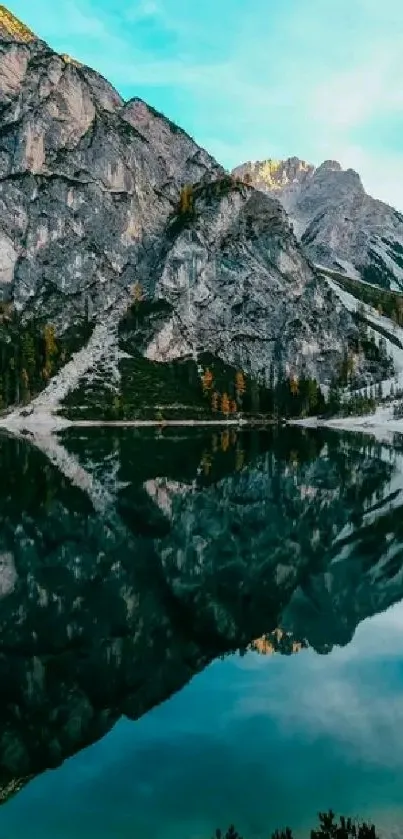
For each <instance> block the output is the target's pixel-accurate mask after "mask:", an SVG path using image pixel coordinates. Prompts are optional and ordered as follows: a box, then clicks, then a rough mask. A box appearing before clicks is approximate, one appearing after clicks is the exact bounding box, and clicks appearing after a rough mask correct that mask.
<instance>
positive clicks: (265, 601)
mask: <svg viewBox="0 0 403 839" xmlns="http://www.w3.org/2000/svg"><path fill="white" fill-rule="evenodd" d="M402 462H403V455H402V454H400V451H399V448H398V447H396V446H395V447H394V448H391V447H387V446H384V445H380V444H378V443H376V442H374V441H373V440H372V439H371V438H370V437H365V436H360V435H346V436H345V435H341V434H337V433H333V432H324V431H321V432H313V431H302V430H300V429H286V430H280V431H272V432H267V431H265V432H259V431H256V430H254V431H243V432H242V433H241V432H235V431H228V430H224V431H220V432H214V433H211V432H210V431H208V432H206V431H205V430H190V431H188V430H186V431H180V432H178V431H173V430H169V431H168V430H167V431H164V432H163V433H157V434H156V433H155V432H154V431H142V432H138V431H135V430H133V429H114V430H111V429H92V430H88V431H87V430H86V431H85V432H83V430H82V429H76V430H74V429H70V430H68V431H66V432H64V433H63V434H61V435H59V437H58V439H57V440H53V441H51V442H49V441H46V440H45V439H41V440H36V441H25V440H16V439H10V438H7V437H0V474H1V484H0V522H1V525H0V686H1V687H0V790H1V791H0V800H2V801H6V800H8V799H9V798H10V796H11V795H12V794H13V793H14V792H16V791H18V790H19V789H20V788H21V787H23V786H25V785H26V783H27V782H28V781H29V780H30V779H31V778H33V777H34V776H36V775H38V774H39V773H42V772H43V771H44V770H46V769H48V768H54V767H57V766H58V765H60V764H61V763H62V762H63V761H64V760H65V759H66V758H67V757H69V756H71V755H73V754H74V753H76V752H78V751H79V750H81V749H83V748H84V747H86V746H88V745H89V744H91V743H93V742H94V741H96V740H98V739H99V738H101V737H103V735H105V734H106V732H108V731H109V730H110V729H111V728H112V727H113V726H114V724H115V723H116V722H117V721H118V720H119V718H121V717H122V716H123V717H126V718H129V719H130V720H136V719H138V718H140V717H141V716H142V715H144V714H146V713H147V711H149V710H150V709H152V708H153V707H154V706H156V705H158V704H159V703H162V702H164V700H166V699H167V698H168V697H170V696H171V695H172V694H174V693H175V692H177V691H179V690H180V689H181V688H182V687H183V686H184V685H186V684H187V683H188V682H189V681H190V680H191V679H192V677H193V676H194V675H195V674H197V673H200V672H201V671H202V670H203V669H204V668H205V667H206V666H207V665H208V664H210V663H211V662H212V661H213V660H214V659H217V658H220V657H224V656H227V655H228V654H230V653H233V652H234V651H240V652H241V653H242V654H245V653H247V652H248V651H250V650H252V651H255V652H258V653H261V654H273V653H280V654H298V653H300V651H301V650H302V651H303V650H304V649H306V648H307V647H310V648H313V649H314V650H315V651H317V652H318V653H328V652H329V651H331V650H332V648H333V647H334V645H341V646H344V645H346V644H348V643H349V642H350V640H351V639H352V637H353V635H354V632H355V630H356V627H357V626H358V624H359V623H360V622H361V621H363V620H364V619H365V618H367V617H369V616H371V615H375V614H376V613H379V612H382V611H384V610H386V609H387V608H388V607H389V606H390V605H392V604H394V603H396V602H397V601H399V600H401V599H402V598H403V575H402V565H403V553H402V551H403V516H402V510H401V507H402V504H403V490H402V489H401V486H403V482H402V474H403V469H402ZM302 654H303V653H302ZM329 803H330V804H331V803H332V802H329Z"/></svg>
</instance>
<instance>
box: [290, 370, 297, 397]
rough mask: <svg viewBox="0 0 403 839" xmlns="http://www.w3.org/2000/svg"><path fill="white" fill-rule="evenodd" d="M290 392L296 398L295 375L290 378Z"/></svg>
mask: <svg viewBox="0 0 403 839" xmlns="http://www.w3.org/2000/svg"><path fill="white" fill-rule="evenodd" d="M290 391H291V393H292V395H293V396H298V393H299V383H298V379H297V377H296V375H295V374H293V375H292V376H291V377H290Z"/></svg>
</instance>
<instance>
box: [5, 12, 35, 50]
mask: <svg viewBox="0 0 403 839" xmlns="http://www.w3.org/2000/svg"><path fill="white" fill-rule="evenodd" d="M0 37H1V38H11V39H12V40H14V41H23V42H24V41H25V42H26V41H34V40H36V37H37V36H36V35H35V33H34V32H32V30H31V29H29V27H28V26H26V25H25V23H22V22H21V21H20V20H19V19H18V18H17V17H15V15H13V14H12V12H10V11H9V10H8V9H7V8H6V7H5V6H2V5H0Z"/></svg>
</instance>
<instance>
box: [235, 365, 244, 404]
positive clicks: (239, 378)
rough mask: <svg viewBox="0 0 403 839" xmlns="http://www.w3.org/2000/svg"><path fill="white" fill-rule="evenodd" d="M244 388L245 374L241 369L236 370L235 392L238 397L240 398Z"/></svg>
mask: <svg viewBox="0 0 403 839" xmlns="http://www.w3.org/2000/svg"><path fill="white" fill-rule="evenodd" d="M245 390H246V383H245V376H244V374H243V373H242V370H237V372H236V374H235V393H236V395H237V398H238V399H242V396H243V395H244V393H245Z"/></svg>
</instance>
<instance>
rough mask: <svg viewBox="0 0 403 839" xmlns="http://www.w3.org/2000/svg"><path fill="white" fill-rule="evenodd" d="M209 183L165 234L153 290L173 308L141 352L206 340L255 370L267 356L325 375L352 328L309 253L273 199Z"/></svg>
mask: <svg viewBox="0 0 403 839" xmlns="http://www.w3.org/2000/svg"><path fill="white" fill-rule="evenodd" d="M217 192H219V191H218V190H217V187H216V186H211V187H210V186H207V187H203V188H201V189H199V190H196V191H195V204H194V216H193V217H192V218H191V219H190V220H189V222H188V223H185V224H183V225H179V228H178V227H176V229H175V232H174V233H173V234H172V236H171V239H172V242H171V245H170V247H169V249H168V250H167V253H166V256H165V259H164V261H163V262H162V263H161V265H160V268H159V278H158V281H157V285H156V295H157V296H159V297H162V298H164V299H167V300H169V302H170V303H171V304H172V305H173V315H172V317H171V319H170V320H169V321H168V322H167V323H166V324H165V325H164V327H163V328H162V330H161V331H160V332H159V334H158V335H156V336H155V339H154V340H153V341H152V343H151V344H150V346H149V347H148V350H147V355H148V357H149V358H151V359H155V360H160V361H165V360H169V359H171V358H174V357H176V356H178V355H183V354H186V353H193V354H194V355H195V356H196V355H197V352H198V350H200V349H201V348H204V349H206V350H208V351H210V352H213V353H215V354H217V355H219V356H220V357H222V358H224V359H225V360H227V361H228V362H230V363H232V364H235V365H239V366H240V367H241V368H242V369H245V370H252V371H253V372H254V373H255V374H260V375H261V376H262V377H263V378H264V377H265V376H267V375H268V374H269V369H270V365H271V364H274V366H275V368H276V370H278V369H281V370H282V371H283V372H286V373H288V374H290V373H293V372H297V373H298V372H300V371H302V370H304V371H305V372H307V373H309V374H310V375H315V376H317V377H318V378H319V380H321V381H324V380H326V379H327V378H329V377H330V376H331V374H332V372H333V371H334V368H335V364H336V363H337V361H338V359H339V358H340V354H341V352H342V348H343V345H345V343H346V340H347V337H348V335H349V333H351V332H353V331H354V329H355V327H354V325H353V323H352V320H351V319H350V316H349V315H348V314H347V313H346V311H345V309H344V307H343V306H342V304H341V303H340V302H339V301H338V300H337V299H336V298H335V297H334V296H333V294H332V293H331V292H330V290H329V289H328V288H327V286H326V284H324V283H323V280H321V279H319V278H318V277H317V275H316V273H315V272H314V270H313V269H312V267H311V266H310V265H309V263H308V262H307V260H306V258H305V256H304V254H303V251H302V249H301V247H300V246H299V245H298V243H297V241H296V239H295V237H294V235H293V233H292V231H291V229H290V226H289V224H288V221H287V217H286V215H285V213H284V211H283V209H282V208H281V206H280V205H279V203H278V202H277V201H274V200H272V199H270V198H269V197H268V196H265V195H263V194H262V193H261V192H258V191H257V190H255V189H253V188H251V187H249V186H244V185H232V186H229V187H228V189H227V190H226V191H225V194H223V192H222V191H221V192H219V194H217ZM173 227H175V225H174V226H173ZM167 238H168V237H167Z"/></svg>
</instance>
